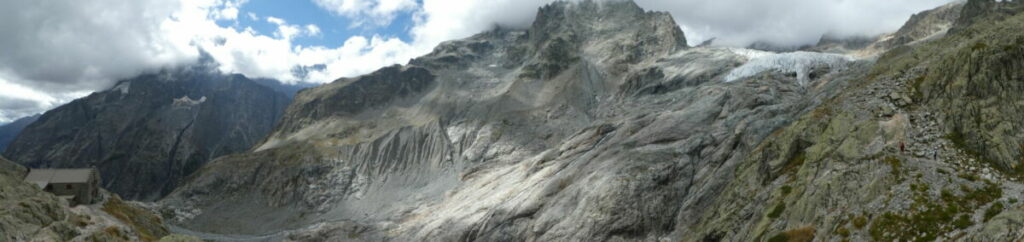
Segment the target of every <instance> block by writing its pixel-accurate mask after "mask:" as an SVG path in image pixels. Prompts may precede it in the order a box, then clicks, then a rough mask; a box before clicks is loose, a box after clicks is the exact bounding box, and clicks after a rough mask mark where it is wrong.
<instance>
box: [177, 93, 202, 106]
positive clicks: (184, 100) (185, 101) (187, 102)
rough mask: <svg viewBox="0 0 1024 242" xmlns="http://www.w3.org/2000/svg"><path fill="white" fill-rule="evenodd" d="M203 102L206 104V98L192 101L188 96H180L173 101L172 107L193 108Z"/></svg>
mask: <svg viewBox="0 0 1024 242" xmlns="http://www.w3.org/2000/svg"><path fill="white" fill-rule="evenodd" d="M204 102H206V96H203V97H201V98H199V100H194V99H192V98H189V97H188V95H185V96H182V97H180V98H175V99H174V106H178V107H185V106H195V105H199V104H200V103H204Z"/></svg>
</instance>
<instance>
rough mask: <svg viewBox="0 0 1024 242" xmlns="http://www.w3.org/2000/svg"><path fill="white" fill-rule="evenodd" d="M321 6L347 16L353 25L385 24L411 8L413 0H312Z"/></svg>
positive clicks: (414, 5) (413, 5)
mask: <svg viewBox="0 0 1024 242" xmlns="http://www.w3.org/2000/svg"><path fill="white" fill-rule="evenodd" d="M313 2H314V3H316V4H317V5H318V6H320V7H321V8H324V9H327V10H328V11H331V12H332V13H335V14H338V15H342V16H346V17H349V18H350V19H352V20H353V26H360V25H364V24H372V25H386V24H388V23H390V22H391V20H393V19H394V18H395V15H396V13H398V12H401V11H407V10H413V9H415V8H416V7H417V6H416V1H414V0H313Z"/></svg>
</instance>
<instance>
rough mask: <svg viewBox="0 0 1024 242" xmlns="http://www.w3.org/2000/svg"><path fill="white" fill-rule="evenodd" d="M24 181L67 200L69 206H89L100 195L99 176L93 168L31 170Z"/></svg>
mask: <svg viewBox="0 0 1024 242" xmlns="http://www.w3.org/2000/svg"><path fill="white" fill-rule="evenodd" d="M25 181H27V182H30V183H33V184H36V185H37V186H39V188H41V189H43V191H47V192H50V193H53V194H54V195H57V196H58V197H61V198H64V199H66V200H68V202H69V203H70V204H71V206H75V205H78V204H91V203H93V202H95V201H96V200H97V199H98V198H99V194H100V189H99V184H100V175H99V172H98V171H96V169H95V168H86V169H32V170H30V171H29V173H28V175H27V176H25Z"/></svg>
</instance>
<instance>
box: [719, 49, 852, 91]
mask: <svg viewBox="0 0 1024 242" xmlns="http://www.w3.org/2000/svg"><path fill="white" fill-rule="evenodd" d="M733 52H734V53H736V54H737V55H741V56H745V57H747V58H749V59H750V60H749V61H747V63H745V64H743V65H741V66H740V67H737V68H736V69H733V70H732V71H730V72H729V74H728V75H726V76H725V81H726V82H731V81H735V80H739V79H743V78H747V77H750V76H753V75H757V74H760V73H762V72H765V71H778V72H787V73H794V72H795V73H796V76H797V80H799V81H800V83H801V84H806V83H807V81H808V80H809V79H810V78H809V74H810V73H811V70H812V69H813V68H818V67H827V68H828V70H829V72H835V71H837V70H840V69H844V68H845V67H846V65H847V64H849V63H850V62H852V61H854V58H853V57H850V56H846V55H840V54H828V53H818V52H804V51H798V52H788V53H771V52H764V51H756V50H745V49H735V50H734V51H733Z"/></svg>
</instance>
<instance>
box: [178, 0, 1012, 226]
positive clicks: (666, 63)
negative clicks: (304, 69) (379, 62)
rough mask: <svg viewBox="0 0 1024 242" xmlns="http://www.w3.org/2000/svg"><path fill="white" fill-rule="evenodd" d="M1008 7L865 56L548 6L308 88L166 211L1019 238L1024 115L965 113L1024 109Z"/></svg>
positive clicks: (592, 9) (219, 221)
mask: <svg viewBox="0 0 1024 242" xmlns="http://www.w3.org/2000/svg"><path fill="white" fill-rule="evenodd" d="M970 4H971V3H968V4H967V5H965V6H970ZM965 9H966V7H965ZM965 11H966V10H965ZM1021 17H1022V16H1017V15H1014V17H1006V18H1004V19H1002V20H996V19H990V20H978V21H979V23H978V24H972V25H970V26H969V27H965V28H966V30H965V31H963V32H955V33H951V34H950V35H949V36H945V37H942V38H937V39H927V38H926V39H917V38H919V37H911V38H913V39H914V40H913V41H910V42H907V43H906V44H905V45H904V44H900V45H899V46H897V47H895V48H894V49H893V50H892V51H889V52H888V53H886V54H884V55H883V56H882V57H880V58H878V59H877V62H876V60H875V59H874V58H869V59H866V60H856V59H852V58H849V57H843V56H838V55H835V54H823V53H814V52H800V53H786V54H778V53H769V52H762V51H755V50H746V49H734V48H713V47H696V48H688V47H686V46H685V45H684V44H683V43H685V41H684V37H683V34H682V33H681V32H680V31H679V27H678V26H676V25H675V23H674V22H673V20H672V18H671V17H669V15H667V14H665V13H657V12H646V11H643V10H642V9H640V8H639V7H637V6H636V5H635V4H634V3H632V2H629V1H607V2H600V3H597V2H593V1H580V2H556V3H553V4H550V5H547V6H545V7H542V8H541V9H540V10H539V11H538V16H537V19H536V21H535V23H534V24H533V25H532V26H531V27H530V28H529V29H525V30H514V29H496V30H493V31H489V32H486V33H482V34H478V35H476V36H473V37H470V38H467V39H463V40H457V41H450V42H446V43H443V44H441V45H440V46H438V47H437V48H436V49H435V50H434V51H433V52H432V53H430V54H428V55H426V56H423V57H420V58H417V59H415V60H413V61H411V62H410V64H409V65H405V66H392V67H386V68H383V69H381V70H379V71H377V72H374V73H371V74H367V75H364V76H360V77H356V78H347V79H340V80H337V81H335V82H334V83H331V84H328V85H324V86H321V87H317V88H312V89H307V90H305V91H302V92H300V93H299V94H298V95H297V96H296V101H295V102H294V103H293V104H292V105H291V106H289V108H288V111H287V112H286V113H287V114H286V115H285V117H284V118H283V119H282V122H281V125H280V126H278V127H277V128H276V129H275V130H274V131H273V132H272V133H271V135H270V136H269V137H268V138H267V139H266V140H265V141H264V142H262V143H261V144H258V145H257V146H256V147H257V148H255V149H254V150H252V151H250V152H246V153H241V154H235V155H228V156H225V157H221V158H218V159H216V160H214V161H212V162H210V163H209V164H207V165H206V166H204V167H203V168H202V169H201V170H200V171H198V172H197V173H196V174H195V175H194V176H192V177H190V179H189V180H188V181H187V182H186V183H185V184H184V185H182V186H181V187H179V188H178V189H176V190H175V191H174V192H173V193H171V194H170V195H169V196H168V197H167V198H165V199H163V200H161V201H160V204H161V205H162V206H163V208H164V213H165V214H167V215H168V216H169V218H172V219H173V221H174V222H175V223H177V224H179V225H181V226H182V227H185V228H186V229H192V230H198V231H201V232H209V233H227V234H235V235H238V234H243V235H244V234H253V235H258V236H259V237H258V238H260V239H272V240H274V239H276V240H302V241H307V240H366V241H380V240H394V241H406V240H411V241H424V240H425V241H603V240H614V241H622V240H627V241H633V240H643V241H656V240H669V241H679V240H682V241H763V240H771V241H787V240H788V241H811V240H817V241H841V240H844V239H850V240H876V241H893V240H900V241H906V240H915V239H923V240H936V239H949V240H952V239H956V238H970V239H974V240H979V241H993V240H995V241H1005V240H1013V239H1020V238H1021V236H1024V235H1022V233H1024V231H1022V230H1021V229H1020V228H1019V227H1020V226H1019V224H1020V223H1021V222H1022V221H1021V219H1020V216H1019V215H1020V214H1022V211H1024V210H1022V208H1021V204H1020V203H1019V199H1021V197H1019V194H1020V192H1021V191H1024V185H1022V184H1021V183H1020V182H1019V181H1018V180H1017V178H1015V177H1014V176H1015V175H1014V173H1013V172H1012V169H1006V168H1013V167H1014V166H1012V165H1013V164H1012V163H1011V162H1014V161H1019V159H1018V158H1019V157H1018V156H1015V155H1018V153H1015V152H1016V151H1017V150H1013V149H1010V148H1008V147H1015V145H1017V144H1019V143H1018V142H1019V140H1020V138H1019V137H1018V136H1017V134H1019V133H1020V132H1015V131H1017V130H1016V129H1017V128H1016V127H1022V126H1024V125H1021V124H1020V122H1021V121H1020V120H1024V119H1014V118H1013V117H1012V116H1007V117H1005V118H998V119H993V120H995V121H994V122H986V121H981V122H976V123H968V122H967V121H969V120H970V119H968V117H976V116H970V115H971V112H975V113H982V114H984V117H990V116H992V115H996V114H1000V113H1002V114H1007V115H1011V114H1016V113H1020V112H1015V110H1016V109H1014V108H1016V107H1017V106H1016V104H1017V103H1020V102H1019V101H1016V98H1018V96H1019V95H1017V96H1011V92H1012V91H1013V90H1017V89H1016V87H1017V86H1019V85H1017V84H1014V82H1013V81H1012V80H1019V78H1003V79H1000V78H997V77H999V75H1006V76H1007V77H1016V76H1017V75H1016V74H1014V73H1017V72H1014V71H1012V70H1015V69H1013V68H1012V67H1014V66H1015V65H1016V63H1017V61H1013V60H1011V59H1012V58H1010V57H1011V56H1013V55H1015V54H1016V53H1017V52H1014V51H1017V50H1016V49H1012V48H1018V49H1019V46H1017V45H1016V44H1017V42H1015V41H1014V40H1015V39H1024V38H1022V37H1019V36H1018V35H1020V34H1007V35H1006V36H1002V37H997V36H995V35H997V34H999V33H1024V31H1019V30H1017V28H1020V26H1024V25H1022V24H1019V23H1018V22H1016V21H1019V18H1021ZM1001 21H1010V22H1001ZM911 24H914V23H911ZM908 28H909V27H908ZM961 33H972V34H970V35H966V34H961ZM979 33H983V34H979ZM914 36H917V35H914ZM917 40H921V41H917ZM976 42H983V43H984V45H975V44H974V43H976ZM989 48H991V49H989ZM995 48H1003V49H1006V50H1005V52H1004V53H1010V54H1008V55H998V54H996V52H994V50H995ZM985 50H993V52H977V51H985ZM929 53H931V54H929ZM981 53H987V54H986V55H981ZM958 56H959V57H971V58H966V59H965V58H958ZM972 58H973V59H972ZM1018 69H1019V68H1018ZM976 70H985V71H976ZM932 72H936V73H935V74H927V76H928V77H926V78H924V79H919V76H921V75H924V74H925V73H932ZM946 72H949V73H951V74H952V75H943V74H941V73H946ZM975 80H977V81H975ZM986 83H991V84H986ZM949 85H953V86H949ZM975 85H977V86H975ZM986 85H991V86H1003V87H1006V88H1010V89H1009V90H1010V91H1005V92H995V91H994V90H985V89H984V88H988V87H986ZM982 92H994V93H995V94H998V95H993V96H981V95H980V93H982ZM957 98H959V99H957ZM955 100H961V101H959V102H958V101H955ZM994 104H998V105H994ZM963 105H966V106H963ZM954 107H955V108H954ZM961 107H969V108H963V109H961ZM973 107H977V108H973ZM975 109H978V110H979V111H971V110H975ZM950 134H959V135H950ZM994 143H1000V144H1001V145H992V144H994ZM904 145H905V147H906V150H901V148H898V147H904ZM1002 151H1006V152H1002ZM1000 152H1002V153H1000ZM979 154H987V155H981V156H979ZM984 157H988V158H987V159H991V160H995V161H997V162H984V161H983V159H982V158H984ZM1004 166H1005V167H1004Z"/></svg>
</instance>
